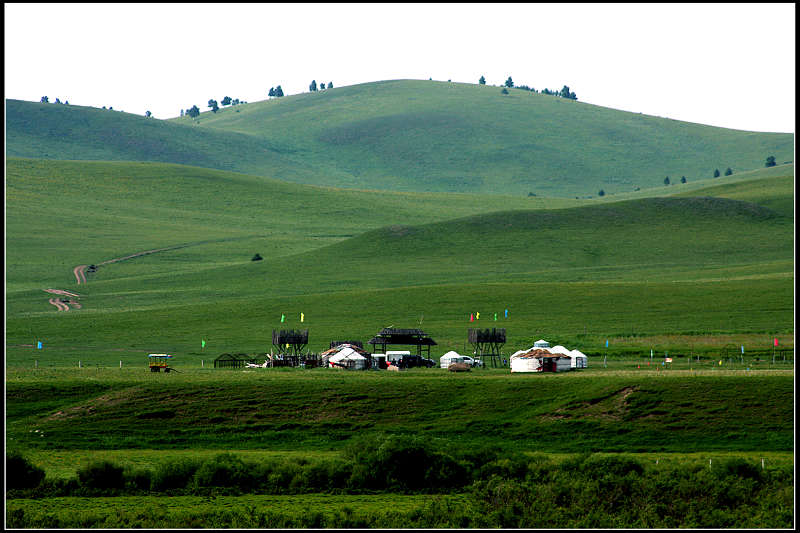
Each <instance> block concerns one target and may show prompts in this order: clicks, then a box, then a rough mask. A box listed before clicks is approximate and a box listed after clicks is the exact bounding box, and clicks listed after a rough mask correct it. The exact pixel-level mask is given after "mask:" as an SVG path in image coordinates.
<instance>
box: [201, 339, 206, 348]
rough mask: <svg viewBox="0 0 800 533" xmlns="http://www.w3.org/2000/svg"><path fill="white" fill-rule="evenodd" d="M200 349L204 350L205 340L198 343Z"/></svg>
mask: <svg viewBox="0 0 800 533" xmlns="http://www.w3.org/2000/svg"><path fill="white" fill-rule="evenodd" d="M200 347H201V348H205V347H206V340H205V339H203V340H201V341H200Z"/></svg>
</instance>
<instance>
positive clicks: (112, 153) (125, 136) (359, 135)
mask: <svg viewBox="0 0 800 533" xmlns="http://www.w3.org/2000/svg"><path fill="white" fill-rule="evenodd" d="M6 108H7V146H6V153H7V155H9V156H20V157H36V158H51V159H106V160H137V161H161V162H173V163H181V164H190V165H196V166H202V167H206V168H216V169H222V170H235V171H239V172H245V173H250V174H256V175H261V176H268V177H274V178H278V179H283V180H287V181H293V182H297V183H306V184H317V185H326V186H335V187H347V188H360V189H382V190H397V191H421V192H467V193H481V194H487V193H488V194H510V195H519V196H527V195H528V194H536V195H537V196H551V197H552V196H561V197H572V198H574V197H575V196H581V197H583V196H596V195H597V194H598V192H599V191H600V190H601V189H602V190H603V191H604V192H605V193H606V194H615V193H621V192H626V191H632V190H634V189H635V188H637V187H639V188H641V189H644V188H650V187H655V186H658V185H661V184H662V183H663V180H664V178H665V177H666V176H669V177H670V178H671V180H672V181H673V182H677V181H678V180H680V177H681V176H686V177H687V179H688V180H689V181H690V182H695V181H698V180H704V179H711V177H712V175H713V172H714V169H715V168H718V169H720V171H724V170H725V169H726V168H727V167H731V168H733V169H734V171H735V172H739V171H743V170H749V169H755V168H759V167H763V164H764V161H765V159H766V157H767V156H768V155H774V156H775V157H776V159H777V161H778V162H779V163H781V162H784V161H789V160H791V159H792V157H793V138H794V136H793V134H790V133H754V132H746V131H737V130H729V129H724V128H715V127H710V126H703V125H699V124H691V123H686V122H680V121H675V120H670V119H664V118H657V117H651V116H646V115H642V114H637V113H629V112H623V111H618V110H613V109H608V108H603V107H599V106H595V105H590V104H585V103H583V102H576V101H572V100H566V99H562V98H558V97H554V96H550V95H543V94H536V93H532V92H529V91H523V90H519V89H516V90H511V91H509V94H508V95H502V94H500V88H498V87H489V86H480V85H471V84H458V83H444V82H434V81H411V80H398V81H385V82H375V83H366V84H361V85H353V86H348V87H341V88H335V89H332V90H326V91H318V92H315V93H306V94H299V95H293V96H287V97H284V98H277V99H272V100H269V101H262V102H254V103H248V104H244V105H237V106H233V107H228V108H224V109H221V110H220V111H219V112H218V113H216V114H214V113H212V112H210V111H207V112H205V113H202V114H201V115H200V117H199V118H197V119H191V118H189V117H188V116H187V117H183V118H177V119H172V120H169V121H161V120H156V119H145V118H143V117H138V116H133V115H129V114H125V113H119V112H116V111H108V110H98V109H90V108H80V107H76V106H66V105H57V104H40V103H31V102H20V101H14V100H8V101H7V102H6Z"/></svg>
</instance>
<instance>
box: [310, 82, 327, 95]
mask: <svg viewBox="0 0 800 533" xmlns="http://www.w3.org/2000/svg"><path fill="white" fill-rule="evenodd" d="M325 88H326V87H325V83H320V84H319V90H320V91H324V90H325ZM327 88H328V89H333V82H332V81H329V82H328V87H327ZM308 90H309V91H311V92H312V93H313V92H314V91H316V90H317V80H311V84H310V85H309V86H308Z"/></svg>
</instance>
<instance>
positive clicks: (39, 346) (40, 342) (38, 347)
mask: <svg viewBox="0 0 800 533" xmlns="http://www.w3.org/2000/svg"><path fill="white" fill-rule="evenodd" d="M36 349H37V350H41V349H42V341H39V342H37V343H36Z"/></svg>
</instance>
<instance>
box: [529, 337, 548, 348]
mask: <svg viewBox="0 0 800 533" xmlns="http://www.w3.org/2000/svg"><path fill="white" fill-rule="evenodd" d="M533 347H534V348H549V347H550V343H549V342H547V341H546V340H542V339H539V340H538V341H536V342H534V343H533Z"/></svg>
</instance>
